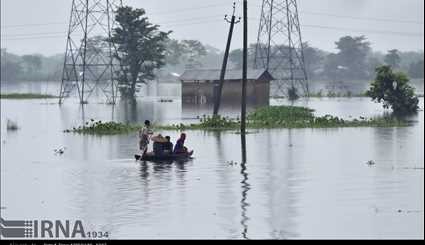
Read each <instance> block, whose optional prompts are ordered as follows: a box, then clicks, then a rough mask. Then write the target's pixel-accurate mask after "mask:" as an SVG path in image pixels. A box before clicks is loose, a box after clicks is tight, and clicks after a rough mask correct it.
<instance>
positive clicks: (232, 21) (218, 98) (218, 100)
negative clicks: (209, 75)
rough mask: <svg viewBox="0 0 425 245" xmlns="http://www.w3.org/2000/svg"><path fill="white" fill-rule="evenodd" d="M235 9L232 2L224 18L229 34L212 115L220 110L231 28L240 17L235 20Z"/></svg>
mask: <svg viewBox="0 0 425 245" xmlns="http://www.w3.org/2000/svg"><path fill="white" fill-rule="evenodd" d="M235 11H236V3H235V2H233V14H232V18H231V19H230V20H229V19H228V18H227V15H226V16H225V18H224V19H225V20H226V21H227V22H229V23H230V30H229V35H228V38H227V45H226V51H225V52H224V59H223V65H222V67H221V73H220V81H219V83H218V85H217V90H216V94H215V98H214V116H217V115H218V112H219V111H220V103H221V95H222V92H223V86H224V79H225V76H226V69H227V62H228V59H229V52H230V45H231V44H232V37H233V29H234V27H235V24H237V23H239V22H240V18H239V20H237V21H236V17H235Z"/></svg>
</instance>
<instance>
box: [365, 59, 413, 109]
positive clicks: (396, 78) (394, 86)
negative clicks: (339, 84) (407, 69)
mask: <svg viewBox="0 0 425 245" xmlns="http://www.w3.org/2000/svg"><path fill="white" fill-rule="evenodd" d="M376 73H377V75H376V79H375V81H373V82H372V84H371V87H370V89H369V91H367V95H368V96H369V97H371V98H372V100H373V101H376V102H378V103H381V102H383V106H384V108H386V109H388V108H391V109H392V110H393V112H394V113H395V114H397V115H405V114H412V113H416V112H417V111H418V110H419V106H418V104H419V99H418V97H417V96H415V90H414V88H413V87H411V86H410V85H409V84H408V82H409V79H408V78H407V76H406V75H405V74H404V73H402V72H393V70H392V69H391V67H390V66H380V67H378V68H377V69H376Z"/></svg>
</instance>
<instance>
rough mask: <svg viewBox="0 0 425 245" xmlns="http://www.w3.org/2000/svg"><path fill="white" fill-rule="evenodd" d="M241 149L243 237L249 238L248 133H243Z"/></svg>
mask: <svg viewBox="0 0 425 245" xmlns="http://www.w3.org/2000/svg"><path fill="white" fill-rule="evenodd" d="M241 149H242V163H241V175H242V181H241V184H242V199H241V209H242V215H241V217H242V219H241V225H242V228H243V229H242V237H243V238H244V239H248V221H249V217H248V214H247V211H248V207H249V203H248V201H247V200H248V191H249V190H250V187H251V186H250V185H249V183H248V169H247V162H246V135H245V134H241Z"/></svg>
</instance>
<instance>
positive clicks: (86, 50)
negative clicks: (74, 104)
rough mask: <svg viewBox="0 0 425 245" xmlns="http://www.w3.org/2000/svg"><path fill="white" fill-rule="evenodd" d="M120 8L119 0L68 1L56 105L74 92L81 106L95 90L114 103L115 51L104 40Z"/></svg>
mask: <svg viewBox="0 0 425 245" xmlns="http://www.w3.org/2000/svg"><path fill="white" fill-rule="evenodd" d="M121 5H122V1H121V0H73V1H72V8H71V17H70V21H69V29H68V36H67V43H66V52H65V60H64V66H63V73H62V84H61V89H60V95H59V97H60V99H59V104H62V103H63V101H64V99H65V98H67V97H69V96H70V95H71V94H72V93H73V92H74V91H75V90H76V91H77V92H78V96H79V99H80V103H81V104H86V103H87V100H88V98H89V97H90V96H91V95H93V93H95V92H99V91H100V92H102V93H103V94H104V95H105V96H106V99H107V102H108V103H111V104H115V102H116V97H117V88H116V81H115V79H114V77H115V65H114V57H113V56H114V54H115V48H114V45H113V44H111V43H110V42H108V41H107V39H109V38H111V35H112V34H111V32H112V29H113V28H114V25H115V11H116V9H117V8H118V7H119V6H121Z"/></svg>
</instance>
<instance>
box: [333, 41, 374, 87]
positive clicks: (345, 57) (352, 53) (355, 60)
mask: <svg viewBox="0 0 425 245" xmlns="http://www.w3.org/2000/svg"><path fill="white" fill-rule="evenodd" d="M335 44H336V46H337V49H338V50H339V52H338V53H337V54H331V55H330V56H328V60H327V63H326V65H325V72H326V73H328V77H329V78H331V79H333V80H341V79H365V78H367V77H368V74H367V71H368V64H367V59H366V58H367V56H368V55H369V53H370V52H371V48H370V43H369V42H368V41H367V39H366V37H365V36H359V37H351V36H345V37H342V38H340V39H339V41H337V42H336V43H335Z"/></svg>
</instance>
